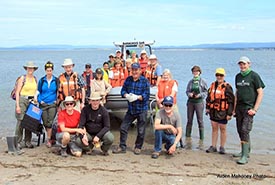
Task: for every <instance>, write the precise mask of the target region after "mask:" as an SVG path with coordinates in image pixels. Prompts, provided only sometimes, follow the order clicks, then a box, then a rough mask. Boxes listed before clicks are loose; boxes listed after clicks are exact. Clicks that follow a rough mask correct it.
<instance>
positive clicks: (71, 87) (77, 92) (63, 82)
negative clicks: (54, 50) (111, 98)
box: [58, 59, 86, 112]
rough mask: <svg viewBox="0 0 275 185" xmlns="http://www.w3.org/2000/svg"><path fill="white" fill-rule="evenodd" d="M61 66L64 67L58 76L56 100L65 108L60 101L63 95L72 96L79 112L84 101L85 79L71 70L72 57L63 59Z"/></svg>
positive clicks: (62, 99)
mask: <svg viewBox="0 0 275 185" xmlns="http://www.w3.org/2000/svg"><path fill="white" fill-rule="evenodd" d="M62 67H63V68H64V70H65V73H62V74H61V75H60V76H59V82H60V85H59V89H58V91H59V96H58V102H59V104H60V108H61V109H64V108H65V107H64V106H63V104H62V103H61V102H62V101H64V99H65V97H66V96H72V97H73V98H74V100H75V101H76V106H75V109H76V110H78V111H79V112H80V111H81V109H82V108H83V107H84V103H85V88H84V87H85V85H86V84H85V81H84V80H83V78H82V76H81V75H79V74H78V73H76V72H73V67H74V63H73V61H72V59H65V60H64V63H63V64H62Z"/></svg>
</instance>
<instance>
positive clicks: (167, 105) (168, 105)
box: [164, 104, 173, 107]
mask: <svg viewBox="0 0 275 185" xmlns="http://www.w3.org/2000/svg"><path fill="white" fill-rule="evenodd" d="M172 106H173V105H172V104H164V107H172Z"/></svg>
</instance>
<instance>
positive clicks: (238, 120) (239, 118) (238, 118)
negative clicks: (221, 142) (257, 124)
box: [233, 108, 244, 157]
mask: <svg viewBox="0 0 275 185" xmlns="http://www.w3.org/2000/svg"><path fill="white" fill-rule="evenodd" d="M243 112H244V111H243V110H240V109H238V108H236V127H237V132H238V135H239V138H240V141H241V135H242V134H241V133H242V122H243V119H244V113H243ZM241 156H242V152H239V153H235V154H233V157H241Z"/></svg>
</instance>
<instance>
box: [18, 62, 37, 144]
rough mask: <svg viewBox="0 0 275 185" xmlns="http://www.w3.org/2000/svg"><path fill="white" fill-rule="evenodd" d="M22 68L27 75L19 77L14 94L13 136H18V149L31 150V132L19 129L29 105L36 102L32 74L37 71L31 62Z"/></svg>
mask: <svg viewBox="0 0 275 185" xmlns="http://www.w3.org/2000/svg"><path fill="white" fill-rule="evenodd" d="M23 67H24V69H25V70H26V72H27V74H26V75H23V76H21V77H20V78H19V79H18V82H17V87H16V92H15V94H16V107H15V117H16V119H17V124H16V129H15V135H16V136H18V138H17V143H18V146H19V148H22V147H27V148H33V145H32V143H31V139H32V132H31V131H29V130H27V129H23V128H22V127H21V121H22V120H23V118H24V115H25V113H26V111H27V108H28V106H29V103H30V102H31V101H33V100H34V101H36V99H35V95H36V90H37V80H36V77H35V76H34V74H33V73H34V71H36V70H37V69H38V67H37V66H36V65H35V64H34V62H32V61H29V62H27V63H26V65H24V66H23ZM23 130H24V132H25V134H24V135H25V139H24V143H23Z"/></svg>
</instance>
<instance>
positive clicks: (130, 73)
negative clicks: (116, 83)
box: [123, 67, 132, 79]
mask: <svg viewBox="0 0 275 185" xmlns="http://www.w3.org/2000/svg"><path fill="white" fill-rule="evenodd" d="M123 70H124V78H125V79H126V78H127V77H128V76H132V70H131V69H130V70H129V69H127V67H125V68H124V69H123Z"/></svg>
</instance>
